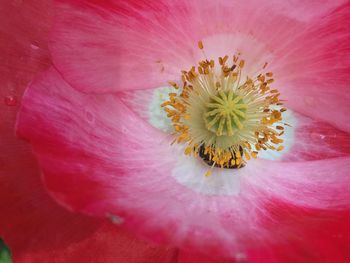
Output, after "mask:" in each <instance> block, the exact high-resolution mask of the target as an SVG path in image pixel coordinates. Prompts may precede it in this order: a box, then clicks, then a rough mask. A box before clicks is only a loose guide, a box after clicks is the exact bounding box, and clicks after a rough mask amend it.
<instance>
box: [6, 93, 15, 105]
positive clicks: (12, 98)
mask: <svg viewBox="0 0 350 263" xmlns="http://www.w3.org/2000/svg"><path fill="white" fill-rule="evenodd" d="M4 101H5V104H6V105H7V106H16V105H17V98H16V97H15V96H11V95H10V96H6V97H5V99H4Z"/></svg>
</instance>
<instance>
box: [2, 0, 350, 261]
mask: <svg viewBox="0 0 350 263" xmlns="http://www.w3.org/2000/svg"><path fill="white" fill-rule="evenodd" d="M54 12H55V19H54V22H53V27H52V29H51V33H50V39H49V50H50V52H51V56H52V62H53V66H51V67H50V68H49V69H48V70H47V71H46V72H45V73H42V74H39V75H38V76H37V77H36V78H35V79H34V80H33V81H32V83H31V84H30V85H29V86H28V88H27V90H26V92H25V94H24V96H23V99H22V106H21V110H20V112H19V114H18V118H17V133H18V135H19V136H21V137H23V138H25V139H27V140H28V141H30V143H31V145H32V147H33V151H34V154H35V156H36V158H37V160H38V162H39V166H40V169H41V171H42V177H43V180H44V183H45V187H46V190H47V191H48V192H49V193H50V195H51V197H53V199H55V200H56V201H57V202H58V203H59V204H60V205H61V206H63V207H64V208H66V209H68V210H70V211H72V212H80V213H83V214H85V215H91V216H95V217H97V218H108V219H110V220H111V221H113V222H114V223H115V224H118V225H121V226H122V227H124V228H126V229H129V230H130V231H132V232H133V233H136V234H137V235H138V236H141V237H143V238H146V239H148V240H151V241H153V242H156V243H159V244H163V245H165V246H169V247H176V248H180V252H179V255H178V261H179V262H203V261H204V260H208V261H209V262H210V261H213V260H215V259H217V260H219V261H218V262H223V261H222V260H223V259H227V260H230V261H231V260H234V261H237V262H245V261H248V262H322V261H323V262H327V261H331V262H347V261H349V259H350V255H349V254H348V252H347V247H346V246H344V244H346V243H347V241H348V240H347V239H348V234H349V231H350V229H349V226H347V225H348V224H347V220H348V219H349V218H350V215H349V207H350V194H349V191H348V188H349V186H350V177H349V176H348V171H349V168H350V162H349V161H350V157H349V153H350V136H349V133H348V132H349V131H350V125H349V122H347V120H348V112H349V109H350V108H349V99H350V96H349V93H347V91H348V90H349V86H348V85H349V84H348V77H349V73H350V69H349V64H350V63H349V51H350V41H349V35H350V31H349V24H350V16H349V15H350V5H349V3H346V1H326V2H324V3H323V4H319V3H317V2H316V3H315V2H314V1H313V2H307V3H304V2H303V1H292V2H289V1H288V2H281V1H269V2H268V3H262V2H261V1H256V0H251V1H245V2H244V3H243V2H240V1H216V2H212V1H206V0H203V1H199V0H196V1H190V2H189V3H188V2H186V1H160V2H159V1H157V2H154V3H149V2H147V1H93V0H91V1H57V2H56V3H55V6H54ZM198 41H202V43H203V44H204V49H203V50H204V52H205V54H202V52H201V50H200V49H198V47H197V43H198ZM199 46H200V47H201V45H199ZM237 53H240V54H241V55H240V56H241V57H242V58H244V59H245V64H246V66H245V68H244V69H245V70H246V71H245V72H246V73H242V74H243V75H244V74H248V75H249V76H250V75H254V74H253V73H254V72H255V71H257V70H258V71H259V70H260V71H261V70H264V69H265V66H263V65H264V64H265V63H266V62H268V70H271V71H272V72H273V74H274V78H275V82H274V83H273V84H271V86H272V87H276V88H278V90H279V91H280V93H281V97H282V98H283V99H285V100H286V102H285V105H286V107H287V108H288V111H287V114H284V117H283V123H284V122H287V123H289V124H291V125H292V127H291V128H289V127H288V126H286V127H285V133H284V134H283V135H281V136H282V137H283V140H284V146H285V149H284V150H283V151H278V152H276V151H269V150H268V151H266V152H265V151H263V152H264V154H260V158H258V159H256V160H251V161H249V162H248V163H247V164H246V166H245V167H243V168H240V169H235V170H233V169H225V168H216V167H215V168H212V169H213V174H212V176H209V177H206V176H204V174H205V173H206V171H207V170H208V169H209V168H208V167H209V166H208V165H207V164H205V163H204V162H203V161H202V160H200V158H194V157H193V156H191V157H188V156H185V155H184V154H183V148H182V147H181V144H178V145H170V144H171V142H172V141H173V140H174V137H173V136H172V135H171V132H172V130H171V129H172V126H171V124H170V123H169V121H168V119H167V118H166V114H165V113H164V112H163V110H162V108H161V107H160V105H161V104H162V102H164V101H165V100H167V97H164V93H165V94H166V93H168V89H167V88H162V87H164V86H166V85H167V81H171V82H173V81H176V82H178V81H179V80H180V77H181V70H183V69H185V70H188V69H189V68H191V66H193V65H197V62H198V61H200V60H202V59H204V58H203V56H206V57H208V59H209V60H210V59H217V58H218V57H220V56H221V57H224V56H225V55H229V56H230V59H231V57H232V55H234V54H237ZM242 68H243V66H242ZM242 72H243V71H242ZM191 106H193V105H191ZM247 114H248V113H247ZM259 116H260V115H259ZM181 117H184V116H181ZM245 118H248V117H245ZM190 125H194V124H193V123H190ZM237 126H239V125H237ZM190 128H191V127H190ZM249 132H251V131H249ZM219 133H220V132H219ZM243 135H246V133H244V134H243ZM199 137H200V136H199ZM191 139H193V136H192V137H191ZM203 140H204V139H203ZM191 146H192V145H191ZM239 149H240V148H239ZM239 151H240V150H239ZM244 151H245V149H244ZM235 153H236V154H237V151H236V152H235ZM18 156H19V155H18ZM18 156H17V157H18ZM202 157H203V156H202ZM16 161H17V162H18V163H22V162H24V163H26V162H28V161H27V156H21V158H19V159H16ZM28 165H29V166H32V165H33V164H32V162H31V161H30V164H28ZM31 170H34V169H32V168H31ZM17 174H18V172H17ZM26 177H27V176H26ZM1 178H2V177H1ZM4 178H5V179H4V180H10V179H8V176H4ZM16 178H19V177H16ZM33 178H34V179H33ZM18 180H19V179H18ZM31 180H38V174H37V173H35V174H34V176H32V178H31ZM25 182H26V184H27V183H28V182H30V181H27V180H26V181H25ZM17 183H18V182H17ZM25 188H26V189H27V187H25ZM14 189H16V190H15V191H16V193H17V192H19V191H23V190H22V189H21V188H20V187H18V186H17V184H16V185H15V187H14ZM18 189H19V190H18ZM11 191H13V190H11ZM40 191H42V192H43V189H41V190H40ZM43 195H44V193H43ZM4 196H5V198H8V196H11V192H5V195H4ZM36 198H37V197H36ZM10 200H13V202H16V201H17V198H11V199H10ZM45 200H46V199H45ZM21 202H23V201H22V200H21ZM33 204H37V203H36V202H33ZM45 205H46V204H45ZM45 205H44V207H45ZM51 205H53V204H51V203H50V207H51ZM37 206H38V207H40V209H42V207H43V206H41V205H40V203H39V204H37ZM55 209H61V208H58V207H57V208H55ZM10 211H11V210H10ZM55 211H56V210H55ZM63 211H64V210H63ZM63 211H61V210H60V212H57V215H61V213H67V214H68V213H69V212H66V211H64V212H63ZM12 213H13V211H12ZM55 213H56V212H55ZM69 216H72V215H71V214H69ZM72 217H73V216H72ZM77 217H78V216H77ZM79 217H80V216H79ZM82 217H83V216H82ZM49 218H50V221H49V222H50V224H51V222H52V221H51V220H52V217H49ZM39 219H40V220H42V218H39ZM39 219H38V218H37V217H33V219H32V220H35V221H36V222H38V221H37V220H39ZM56 220H57V219H56ZM72 220H73V221H74V220H77V221H74V222H78V223H76V224H77V225H78V226H77V227H78V228H80V227H81V228H82V229H84V226H85V225H84V223H80V220H79V219H75V218H74V219H72ZM84 220H85V219H84ZM99 220H100V219H99ZM99 220H98V221H99ZM101 220H103V219H101ZM4 221H5V222H6V225H10V226H12V227H13V226H16V227H18V225H17V224H16V222H18V214H17V213H16V216H14V220H13V221H14V223H12V224H11V223H10V224H9V222H8V220H4ZM1 222H2V221H1ZM40 222H41V221H40ZM96 224H97V225H98V226H99V227H101V226H100V224H101V223H96ZM103 224H105V223H103ZM87 225H88V228H89V229H90V228H91V225H90V222H89V223H87ZM70 227H71V226H70ZM107 227H108V226H104V225H103V226H102V227H101V228H102V229H103V230H105V229H107ZM109 227H110V226H109ZM96 228H97V226H96ZM48 229H50V231H52V228H51V227H49V228H48ZM117 229H118V230H110V228H108V231H122V230H119V229H120V228H117ZM68 230H69V231H72V233H73V232H74V229H70V228H68ZM92 232H94V231H92ZM79 233H80V234H81V232H79ZM101 233H103V234H104V233H105V231H102V232H101ZM118 233H119V232H118ZM122 233H124V232H122ZM7 235H9V236H10V234H7ZM86 235H90V234H89V233H87V234H86ZM96 235H98V232H96ZM125 235H127V234H125ZM107 236H108V235H107ZM5 238H6V236H5ZM103 238H104V236H103ZM107 238H108V237H107ZM79 240H80V238H79ZM100 242H101V243H103V241H101V240H100ZM110 242H113V240H112V241H110ZM108 243H109V239H107V240H106V244H108ZM121 243H123V242H121ZM140 246H141V245H140ZM41 249H42V250H43V251H45V248H41ZM157 249H159V251H161V252H160V253H163V254H162V255H163V257H164V258H165V257H167V256H169V255H170V256H169V258H170V257H171V256H172V255H173V251H174V250H167V252H164V251H166V250H165V248H164V247H157ZM147 251H148V250H147ZM213 257H214V258H215V259H212V258H213ZM108 260H110V261H111V262H113V261H112V260H113V259H111V258H108ZM123 260H125V259H123ZM136 260H139V261H140V258H137V259H136ZM153 260H154V261H155V258H153ZM135 262H138V261H135Z"/></svg>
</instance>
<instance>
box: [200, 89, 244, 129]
mask: <svg viewBox="0 0 350 263" xmlns="http://www.w3.org/2000/svg"><path fill="white" fill-rule="evenodd" d="M206 107H207V112H206V113H204V115H203V117H204V121H205V123H206V126H207V128H208V130H210V131H212V132H215V133H216V135H217V136H222V135H229V136H232V135H233V133H234V132H235V130H237V129H239V130H240V129H242V128H243V124H242V122H243V121H244V120H245V118H246V110H247V105H246V104H245V103H244V102H243V99H242V97H240V96H238V95H236V94H234V93H233V91H232V90H229V91H226V92H225V91H222V90H220V91H218V93H217V94H215V95H212V96H211V97H210V100H209V102H208V103H207V104H206Z"/></svg>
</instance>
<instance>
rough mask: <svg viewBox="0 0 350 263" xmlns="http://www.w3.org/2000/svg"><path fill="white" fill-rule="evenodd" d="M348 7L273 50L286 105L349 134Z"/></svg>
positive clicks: (349, 51) (349, 38) (349, 33)
mask: <svg viewBox="0 0 350 263" xmlns="http://www.w3.org/2000/svg"><path fill="white" fill-rule="evenodd" d="M349 27H350V4H349V3H348V4H347V5H344V6H343V7H341V8H338V9H337V10H336V11H334V12H333V13H331V14H330V15H328V16H326V17H324V18H323V19H321V20H319V21H315V22H314V23H311V24H310V25H309V27H308V29H306V30H304V32H302V34H300V35H299V36H297V37H296V38H294V39H293V41H290V43H286V45H285V46H284V48H283V49H279V50H276V55H277V56H276V60H275V61H273V63H274V64H273V71H274V72H275V74H276V79H277V82H276V84H277V85H278V86H279V89H280V90H281V93H282V94H283V97H284V98H286V99H287V105H288V106H289V107H292V108H293V109H294V110H296V111H298V112H300V113H302V114H305V115H307V116H310V117H312V118H313V119H318V120H322V121H325V122H328V123H330V124H332V125H333V126H335V127H338V128H339V129H342V130H344V131H348V132H349V131H350V122H349V121H348V119H349V117H348V112H349V111H350V104H349V100H350V95H349V94H350V88H349V83H348V79H349V77H350V59H349V54H350V30H349Z"/></svg>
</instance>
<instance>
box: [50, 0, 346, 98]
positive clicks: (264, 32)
mask: <svg viewBox="0 0 350 263" xmlns="http://www.w3.org/2000/svg"><path fill="white" fill-rule="evenodd" d="M56 2H57V4H56V20H55V26H54V30H53V32H52V34H51V45H50V49H51V51H52V55H53V61H54V64H55V65H56V66H57V68H58V70H59V71H60V72H61V73H62V74H63V76H64V78H65V79H66V80H67V81H68V82H69V83H70V84H72V86H73V87H74V88H77V89H79V90H82V91H87V92H95V93H103V92H115V91H120V90H129V89H149V88H154V87H158V86H160V85H164V84H165V83H167V81H171V80H174V79H177V78H179V77H180V76H179V74H180V70H182V69H188V68H190V67H191V66H192V65H194V63H196V62H197V61H198V60H199V59H200V58H203V55H202V53H201V52H199V50H198V48H197V42H198V41H199V40H204V43H205V47H206V48H205V49H206V53H207V55H208V56H210V57H211V56H224V55H225V54H226V53H227V54H228V55H233V54H234V53H235V52H238V51H241V52H243V56H244V57H245V58H247V57H253V56H255V55H256V56H257V57H258V58H255V57H253V58H251V61H252V62H253V63H256V64H258V65H254V66H256V67H261V65H260V64H263V63H265V62H266V60H265V59H266V57H268V58H269V59H271V56H269V55H271V54H270V53H274V52H275V50H276V49H279V48H281V47H282V48H283V47H285V45H286V43H289V42H290V38H293V37H294V36H295V35H299V33H300V32H302V31H303V30H305V22H309V21H313V20H314V19H316V18H319V17H320V16H323V15H325V14H327V13H329V12H330V11H332V10H334V9H335V8H336V7H337V6H339V5H340V4H341V3H342V2H343V0H340V1H323V3H322V5H320V4H317V3H314V2H312V3H309V2H307V3H304V1H298V0H297V1H292V2H290V1H272V2H268V1H263V2H262V1H256V0H249V1H244V2H240V1H237V2H236V1H225V0H220V1H215V2H213V1H197V0H196V1H176V2H174V1H156V2H152V3H151V4H150V3H148V2H147V1H93V0H90V1H56ZM63 2H64V3H63ZM257 7H258V8H257ZM267 14H268V15H267ZM72 25H74V26H72ZM282 51H283V52H284V54H285V53H286V49H283V50H282ZM257 53H258V54H257ZM213 58H214V59H216V57H213ZM260 60H261V61H260ZM269 62H272V61H269Z"/></svg>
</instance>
